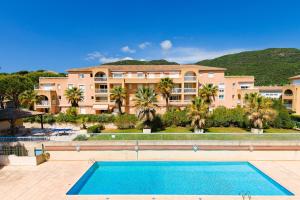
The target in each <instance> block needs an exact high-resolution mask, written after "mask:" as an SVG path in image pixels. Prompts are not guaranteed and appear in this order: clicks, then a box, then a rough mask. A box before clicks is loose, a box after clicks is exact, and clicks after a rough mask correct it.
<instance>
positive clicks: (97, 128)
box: [87, 124, 105, 133]
mask: <svg viewBox="0 0 300 200" xmlns="http://www.w3.org/2000/svg"><path fill="white" fill-rule="evenodd" d="M104 129H105V127H104V126H103V125H102V124H97V125H93V126H90V127H88V128H87V132H88V133H101V131H102V130H104Z"/></svg>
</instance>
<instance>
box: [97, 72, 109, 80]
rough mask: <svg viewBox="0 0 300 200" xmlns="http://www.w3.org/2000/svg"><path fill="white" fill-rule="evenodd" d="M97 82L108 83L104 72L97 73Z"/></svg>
mask: <svg viewBox="0 0 300 200" xmlns="http://www.w3.org/2000/svg"><path fill="white" fill-rule="evenodd" d="M95 81H107V76H106V74H105V73H104V72H97V73H96V74H95Z"/></svg>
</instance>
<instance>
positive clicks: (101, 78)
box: [94, 77, 107, 82]
mask: <svg viewBox="0 0 300 200" xmlns="http://www.w3.org/2000/svg"><path fill="white" fill-rule="evenodd" d="M94 80H95V81H96V82H105V81H107V77H95V78H94Z"/></svg>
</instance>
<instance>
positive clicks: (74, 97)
mask: <svg viewBox="0 0 300 200" xmlns="http://www.w3.org/2000/svg"><path fill="white" fill-rule="evenodd" d="M65 96H66V97H67V99H68V101H69V103H71V106H72V107H78V103H79V102H80V101H83V99H84V97H83V91H82V90H81V89H79V88H77V87H73V88H69V89H67V90H66V91H65Z"/></svg>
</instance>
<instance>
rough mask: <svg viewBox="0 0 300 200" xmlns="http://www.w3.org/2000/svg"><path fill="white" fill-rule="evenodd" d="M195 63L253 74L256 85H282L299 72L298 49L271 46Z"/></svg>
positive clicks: (231, 72) (236, 73)
mask: <svg viewBox="0 0 300 200" xmlns="http://www.w3.org/2000/svg"><path fill="white" fill-rule="evenodd" d="M196 64H199V65H205V66H212V67H225V68H227V71H226V75H253V76H255V79H256V85H283V84H286V83H288V78H289V77H291V76H295V75H299V74H300V50H299V49H294V48H271V49H265V50H259V51H245V52H241V53H236V54H230V55H225V56H222V57H219V58H215V59H211V60H203V61H200V62H198V63H196Z"/></svg>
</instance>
